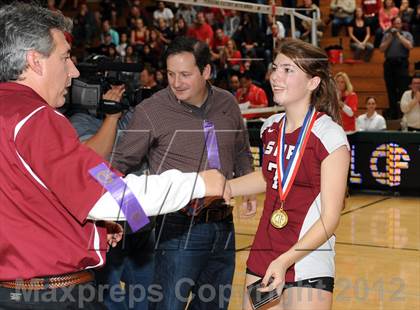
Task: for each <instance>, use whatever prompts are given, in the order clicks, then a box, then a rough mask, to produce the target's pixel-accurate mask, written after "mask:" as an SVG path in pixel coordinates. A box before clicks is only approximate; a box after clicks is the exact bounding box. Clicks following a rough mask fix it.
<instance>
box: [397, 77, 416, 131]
mask: <svg viewBox="0 0 420 310" xmlns="http://www.w3.org/2000/svg"><path fill="white" fill-rule="evenodd" d="M410 86H411V90H406V91H405V92H404V94H403V95H402V97H401V102H400V107H401V112H403V113H404V116H403V122H404V123H405V124H406V126H407V129H408V131H420V72H416V73H415V74H414V76H413V78H412V80H411V85H410Z"/></svg>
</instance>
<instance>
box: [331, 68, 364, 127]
mask: <svg viewBox="0 0 420 310" xmlns="http://www.w3.org/2000/svg"><path fill="white" fill-rule="evenodd" d="M334 79H335V82H336V83H337V92H338V101H339V104H340V107H341V120H342V122H343V128H344V130H345V131H354V130H356V113H357V106H358V101H359V100H358V98H357V94H356V93H355V92H354V91H353V85H352V84H351V82H350V78H349V76H348V75H347V73H344V72H338V73H337V74H336V75H335V78H334Z"/></svg>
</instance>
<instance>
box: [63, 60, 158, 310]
mask: <svg viewBox="0 0 420 310" xmlns="http://www.w3.org/2000/svg"><path fill="white" fill-rule="evenodd" d="M137 83H138V84H137ZM134 84H137V85H134V88H136V87H138V88H137V95H132V96H131V95H129V97H133V98H131V99H130V100H134V101H136V103H138V102H140V101H142V100H143V99H146V98H147V97H149V96H151V95H152V94H153V93H155V92H157V91H159V90H160V89H162V86H160V85H159V84H158V83H157V82H156V69H155V68H153V67H152V66H151V65H150V64H148V63H146V64H145V65H144V68H143V70H142V71H141V72H140V78H139V81H138V82H135V83H134ZM125 90H126V87H124V85H120V86H115V85H114V86H111V89H110V90H108V91H107V92H106V93H105V94H104V95H103V98H102V101H103V102H104V101H107V102H110V103H112V102H117V103H119V102H120V101H121V100H122V98H123V94H124V92H125ZM132 104H134V103H132ZM131 115H132V112H131V110H124V111H123V112H116V113H113V114H111V113H106V114H105V118H104V119H103V120H102V119H99V118H97V117H95V116H93V115H92V114H89V113H75V114H73V115H72V116H71V118H70V119H71V122H72V124H73V126H74V127H75V128H76V130H77V132H78V134H79V139H80V140H81V141H82V143H84V144H85V145H87V146H88V147H90V148H91V149H93V150H94V151H96V152H97V153H99V154H101V155H102V156H106V157H109V155H110V153H111V151H112V148H113V145H114V143H115V139H116V133H117V130H118V129H120V130H124V129H125V128H126V125H127V124H128V121H129V119H130V118H131ZM145 169H147V165H146V164H145V163H144V164H143V165H142V167H141V170H140V171H137V172H135V174H142V173H143V171H144V170H145ZM150 220H151V223H150V224H148V225H147V226H145V227H144V228H142V229H141V230H139V231H138V232H136V233H134V234H126V235H125V236H124V242H121V243H119V244H118V245H117V246H116V247H115V248H112V249H110V250H109V251H108V253H107V257H106V258H107V264H106V266H104V267H103V268H101V269H100V270H97V271H95V278H96V281H97V283H98V284H99V285H103V287H104V288H106V287H109V289H104V292H103V294H104V303H105V305H106V306H107V307H108V308H110V309H119V308H120V307H121V303H123V304H125V306H126V307H127V308H130V309H142V310H147V308H148V300H147V298H146V296H145V298H143V299H141V300H139V299H136V302H135V303H134V304H133V300H130V294H126V293H125V292H129V291H131V290H132V289H131V288H135V287H138V286H139V285H141V286H142V287H144V288H145V289H146V290H147V289H148V288H149V287H150V285H151V284H152V280H153V270H154V246H155V238H154V230H153V228H154V220H153V219H152V218H151V219H150ZM121 224H122V223H121ZM121 281H122V282H124V283H125V289H122V288H121V285H120V282H121ZM115 294H118V295H119V296H121V300H118V301H116V300H115V298H113V295H115ZM125 294H126V295H125Z"/></svg>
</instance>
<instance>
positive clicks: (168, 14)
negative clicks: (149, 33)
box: [153, 1, 174, 27]
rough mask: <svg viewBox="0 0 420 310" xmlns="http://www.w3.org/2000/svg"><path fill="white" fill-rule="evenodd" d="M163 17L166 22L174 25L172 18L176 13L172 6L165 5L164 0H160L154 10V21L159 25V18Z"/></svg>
mask: <svg viewBox="0 0 420 310" xmlns="http://www.w3.org/2000/svg"><path fill="white" fill-rule="evenodd" d="M160 18H163V19H164V20H165V21H166V24H167V25H169V26H170V27H171V26H172V20H173V19H174V13H172V10H171V9H170V8H167V7H165V3H164V2H163V1H159V2H158V9H157V10H155V11H154V12H153V23H154V24H155V25H156V26H157V25H158V24H159V23H158V21H159V19H160Z"/></svg>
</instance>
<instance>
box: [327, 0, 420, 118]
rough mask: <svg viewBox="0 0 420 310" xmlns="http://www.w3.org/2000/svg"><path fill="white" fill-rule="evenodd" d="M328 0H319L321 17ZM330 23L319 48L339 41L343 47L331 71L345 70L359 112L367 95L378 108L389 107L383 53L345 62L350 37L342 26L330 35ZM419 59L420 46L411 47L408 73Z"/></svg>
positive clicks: (357, 2) (362, 110)
mask: <svg viewBox="0 0 420 310" xmlns="http://www.w3.org/2000/svg"><path fill="white" fill-rule="evenodd" d="M356 4H357V5H358V6H359V5H360V0H356ZM329 5H330V1H320V10H321V15H322V16H323V19H324V20H325V19H326V18H327V17H328V13H329V11H330V9H329ZM330 27H331V25H330V26H329V27H327V29H326V31H324V36H323V38H322V40H321V43H320V46H321V48H325V47H327V46H331V45H338V44H339V43H340V41H341V42H342V47H343V49H344V50H343V56H344V63H343V64H335V65H333V67H332V69H333V73H334V74H335V73H337V72H340V71H343V72H346V73H347V74H348V75H349V77H350V80H351V82H352V84H353V87H354V90H355V91H356V93H357V94H358V96H359V111H358V113H359V114H363V113H364V111H365V99H366V97H368V96H375V97H376V99H377V102H378V110H379V111H380V112H383V110H385V109H387V108H388V107H389V103H388V97H387V93H386V87H385V81H384V78H383V63H384V54H383V53H382V52H381V51H380V50H379V49H375V51H374V53H373V56H372V59H371V61H370V62H369V63H364V62H355V63H346V60H349V59H352V52H351V50H350V47H349V46H350V38H349V37H348V36H347V34H346V33H345V31H344V28H343V29H342V30H341V32H340V36H338V37H332V36H331V29H330ZM371 42H373V36H371ZM419 60H420V47H416V48H413V49H412V50H411V51H410V73H413V72H414V62H416V61H419Z"/></svg>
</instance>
